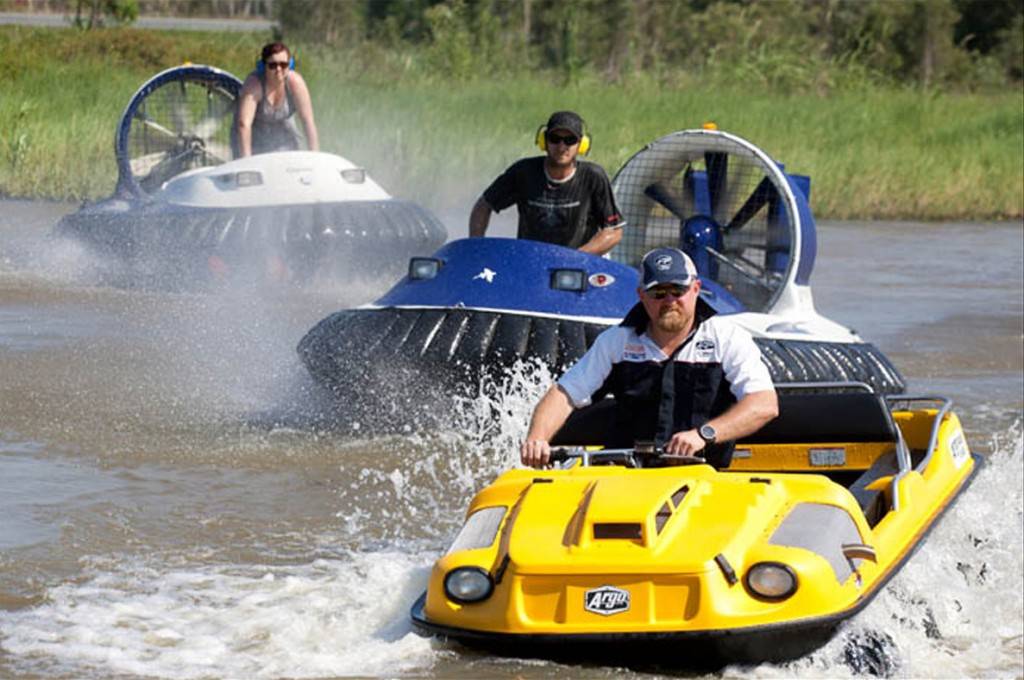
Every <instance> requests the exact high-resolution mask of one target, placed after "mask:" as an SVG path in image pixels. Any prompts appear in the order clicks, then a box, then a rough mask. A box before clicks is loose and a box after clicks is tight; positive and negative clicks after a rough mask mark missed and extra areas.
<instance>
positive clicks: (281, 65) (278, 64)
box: [266, 61, 288, 70]
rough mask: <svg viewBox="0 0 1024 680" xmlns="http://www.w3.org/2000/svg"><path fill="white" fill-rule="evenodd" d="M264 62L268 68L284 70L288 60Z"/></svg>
mask: <svg viewBox="0 0 1024 680" xmlns="http://www.w3.org/2000/svg"><path fill="white" fill-rule="evenodd" d="M266 64H267V68H269V69H270V70H274V69H281V70H284V69H286V68H288V62H287V61H268V62H266Z"/></svg>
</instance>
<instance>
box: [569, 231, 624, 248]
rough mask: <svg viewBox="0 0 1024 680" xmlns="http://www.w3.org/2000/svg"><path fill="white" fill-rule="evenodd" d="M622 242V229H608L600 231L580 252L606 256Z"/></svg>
mask: <svg viewBox="0 0 1024 680" xmlns="http://www.w3.org/2000/svg"><path fill="white" fill-rule="evenodd" d="M621 240H622V227H608V228H606V229H598V230H597V233H596V234H594V237H593V238H592V239H590V240H589V241H587V242H586V243H584V244H583V245H582V246H580V248H579V249H580V250H581V251H582V252H584V253H590V254H592V255H604V254H605V253H607V252H608V251H610V250H611V249H612V248H614V247H615V246H617V245H619V241H621Z"/></svg>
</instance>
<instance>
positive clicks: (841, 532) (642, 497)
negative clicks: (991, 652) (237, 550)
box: [412, 384, 980, 665]
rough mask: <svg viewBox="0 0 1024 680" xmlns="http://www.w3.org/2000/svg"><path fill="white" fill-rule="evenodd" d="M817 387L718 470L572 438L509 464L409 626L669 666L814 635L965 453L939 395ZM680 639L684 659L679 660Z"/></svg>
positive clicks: (891, 553) (964, 477) (821, 634)
mask: <svg viewBox="0 0 1024 680" xmlns="http://www.w3.org/2000/svg"><path fill="white" fill-rule="evenodd" d="M803 387H805V388H806V387H809V386H803ZM813 387H814V388H815V389H816V390H817V391H816V392H807V391H805V390H796V391H787V392H780V416H779V418H778V419H776V420H775V421H773V422H772V423H769V425H768V426H766V427H765V428H764V429H763V430H761V431H760V432H758V433H757V434H756V435H755V436H754V437H752V438H750V439H749V440H747V441H743V442H740V443H739V444H738V445H737V449H736V453H735V455H734V458H733V461H732V463H731V465H730V467H729V468H728V469H726V470H715V469H713V468H711V467H710V466H708V465H705V464H692V465H680V464H678V463H680V462H682V461H678V460H672V459H671V458H670V457H669V456H667V455H659V453H657V452H653V451H650V452H644V451H642V450H640V449H631V450H614V451H613V450H596V451H595V450H587V449H582V448H580V449H563V450H561V451H560V452H559V453H560V455H559V456H558V457H559V458H560V459H561V460H562V461H563V462H560V463H558V464H557V465H556V468H555V469H550V470H542V471H537V470H529V469H517V470H512V471H509V472H506V473H505V474H503V475H501V476H500V477H499V478H498V479H497V480H495V481H494V482H493V483H492V484H491V485H490V486H488V487H487V488H485V489H483V490H482V491H480V492H479V493H478V494H477V495H476V497H475V498H474V499H473V501H472V503H471V504H470V506H469V510H468V512H467V518H466V522H465V525H464V526H463V527H462V530H461V531H460V532H459V534H458V536H457V537H456V538H455V541H454V543H453V544H452V546H451V548H450V549H449V550H448V552H447V553H446V554H445V555H444V556H443V557H441V558H440V559H439V560H438V561H437V562H436V563H435V565H434V568H433V571H432V573H431V576H430V582H429V585H428V587H427V591H426V593H424V594H423V595H422V596H421V597H420V598H419V600H418V601H417V602H416V603H415V605H414V606H413V609H412V619H413V623H414V624H415V626H416V627H417V629H419V630H420V631H421V632H425V633H428V634H437V635H442V636H447V637H451V638H455V639H458V640H460V641H463V642H468V643H477V644H483V645H485V646H488V647H492V648H495V647H497V648H500V649H502V650H504V651H513V652H514V653H518V654H523V653H526V654H541V655H548V654H552V653H553V654H555V655H560V654H562V653H563V652H565V651H567V650H570V649H576V650H580V648H583V649H586V650H591V651H604V652H607V651H608V650H609V649H610V648H619V647H621V646H622V645H620V644H619V643H628V646H630V647H634V646H640V647H643V648H647V649H649V648H651V647H652V646H653V647H654V648H656V650H660V651H662V652H665V653H666V654H668V655H670V656H672V657H674V658H676V659H678V660H679V661H680V662H681V663H683V664H684V665H685V664H687V663H688V662H689V661H690V660H692V659H694V658H696V659H699V661H698V662H697V663H698V664H704V663H708V662H709V660H710V659H719V660H722V661H740V662H742V661H747V662H756V661H763V660H773V661H778V660H784V659H788V658H794V657H797V656H800V655H803V654H805V653H807V652H809V651H811V650H813V649H814V648H816V647H818V646H820V645H821V644H823V643H824V642H826V641H827V640H828V639H829V637H830V636H831V635H832V634H833V633H834V631H835V629H836V627H837V626H838V624H839V623H841V622H842V621H843V620H845V619H847V618H849V617H850V616H852V615H853V614H855V613H856V612H857V611H859V610H860V609H861V608H862V607H864V606H865V605H866V604H867V603H868V602H869V601H870V600H871V598H872V597H873V596H874V595H875V594H877V593H878V592H879V591H880V590H881V588H882V586H883V585H884V584H885V582H886V581H887V580H888V579H889V578H890V577H891V576H892V575H893V574H894V573H895V572H896V571H897V570H898V569H899V568H900V566H901V565H902V563H903V562H904V561H905V560H906V559H907V558H908V557H909V556H910V554H911V553H912V551H913V550H914V549H915V548H916V547H917V546H918V545H919V543H920V542H921V540H922V539H923V537H924V536H925V534H926V533H927V531H928V530H929V529H930V528H931V527H932V526H933V525H934V523H935V522H936V520H937V519H938V518H939V516H940V515H941V513H942V512H943V511H944V510H945V509H946V508H947V507H948V506H949V505H950V503H951V502H952V501H953V500H954V499H955V498H956V496H957V494H958V493H959V492H960V491H962V490H963V489H964V488H965V487H966V485H967V483H968V481H969V480H970V479H971V477H972V476H973V474H974V472H975V471H976V469H977V468H978V466H979V462H980V459H979V458H977V457H976V456H974V455H972V454H971V453H970V452H969V450H968V448H967V443H966V441H965V439H964V434H963V431H962V429H961V427H960V422H959V420H958V419H957V417H956V415H955V414H953V413H952V411H951V410H950V406H951V404H950V402H949V401H948V400H946V399H942V398H932V397H907V396H900V397H895V398H892V397H890V398H886V397H882V396H879V395H876V394H873V393H870V392H868V391H863V392H844V393H822V391H821V390H823V389H827V388H828V387H829V386H825V385H814V386H813ZM831 387H833V388H834V387H835V386H831ZM844 388H845V389H849V384H847V385H845V386H844ZM691 460H692V459H691ZM688 643H690V644H692V646H693V647H694V651H695V652H696V656H694V657H689V658H688V657H682V656H678V655H679V654H680V653H682V652H683V651H684V650H685V648H686V647H687V646H688ZM551 645H554V647H552V646H551Z"/></svg>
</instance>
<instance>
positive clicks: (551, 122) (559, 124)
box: [547, 111, 583, 137]
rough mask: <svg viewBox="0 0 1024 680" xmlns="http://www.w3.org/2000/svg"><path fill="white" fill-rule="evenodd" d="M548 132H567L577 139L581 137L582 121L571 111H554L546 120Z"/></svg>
mask: <svg viewBox="0 0 1024 680" xmlns="http://www.w3.org/2000/svg"><path fill="white" fill-rule="evenodd" d="M547 128H548V130H568V131H569V132H571V133H573V134H574V135H576V136H577V137H582V136H583V119H582V118H580V117H579V114H577V113H574V112H572V111H555V112H554V113H552V114H551V117H550V118H548V124H547Z"/></svg>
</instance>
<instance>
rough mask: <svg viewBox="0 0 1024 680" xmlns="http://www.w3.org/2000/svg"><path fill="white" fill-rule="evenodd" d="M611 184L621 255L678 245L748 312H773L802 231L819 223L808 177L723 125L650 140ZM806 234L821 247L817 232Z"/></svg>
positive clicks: (629, 257)
mask: <svg viewBox="0 0 1024 680" xmlns="http://www.w3.org/2000/svg"><path fill="white" fill-rule="evenodd" d="M794 184H795V185H796V189H795V190H794ZM801 184H802V185H803V186H801ZM613 186H614V190H615V196H616V200H617V201H618V205H619V208H620V210H621V211H622V215H623V217H624V218H625V220H626V223H627V227H626V229H625V230H624V233H623V239H622V242H621V243H620V244H619V246H618V247H617V248H616V249H615V250H614V251H613V252H612V257H613V258H614V259H616V260H618V261H620V262H623V263H624V264H629V265H633V266H636V265H637V264H638V263H639V262H640V260H641V258H642V257H643V255H644V253H646V252H647V251H649V250H651V249H652V248H658V247H662V246H671V247H675V248H680V249H682V250H683V251H684V252H686V253H687V254H688V255H689V256H690V257H691V258H692V259H693V261H694V264H695V265H696V266H697V271H698V273H699V274H700V276H701V279H702V280H703V281H704V282H705V287H707V286H708V282H714V283H716V284H718V285H717V287H716V290H718V293H719V294H721V295H724V296H731V297H733V298H735V300H736V301H737V302H738V303H739V304H740V305H741V306H742V308H743V309H746V310H748V311H756V312H761V311H768V310H770V309H771V307H772V306H773V305H774V303H775V302H776V300H777V299H778V297H779V295H780V294H781V293H782V291H783V289H784V288H785V286H786V285H787V284H788V283H789V282H791V281H792V280H793V279H794V277H795V274H796V271H797V268H798V263H799V260H800V258H801V232H802V230H803V229H805V228H808V227H809V228H811V229H813V223H811V218H810V211H809V209H808V208H807V205H806V201H807V199H806V193H807V192H808V191H809V186H810V184H809V180H808V179H807V178H794V177H789V176H788V175H786V174H785V173H784V172H783V170H782V166H781V165H779V164H778V163H776V162H775V161H773V160H771V159H770V158H769V157H768V156H767V154H765V153H764V152H763V151H761V150H760V149H759V148H757V147H756V146H754V145H753V144H750V143H749V142H747V141H746V140H744V139H741V138H739V137H736V136H734V135H730V134H728V133H725V132H721V131H717V130H685V131H682V132H676V133H673V134H671V135H667V136H665V137H662V138H661V139H658V140H657V141H655V142H652V143H651V144H649V145H647V146H646V147H645V148H644V149H643V150H641V151H640V152H639V153H637V154H636V155H635V156H633V157H632V158H631V159H630V160H629V161H628V162H627V163H626V164H625V165H624V166H623V168H622V169H621V170H620V171H619V173H618V174H617V175H616V177H615V180H614V182H613ZM801 202H802V204H801ZM805 222H806V223H807V224H804V223H805ZM803 240H804V241H805V242H806V243H804V246H805V247H807V248H811V249H813V245H814V239H813V235H812V236H810V237H809V238H807V237H805V238H804V239H803ZM809 257H810V261H813V252H811V253H810V254H809Z"/></svg>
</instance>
